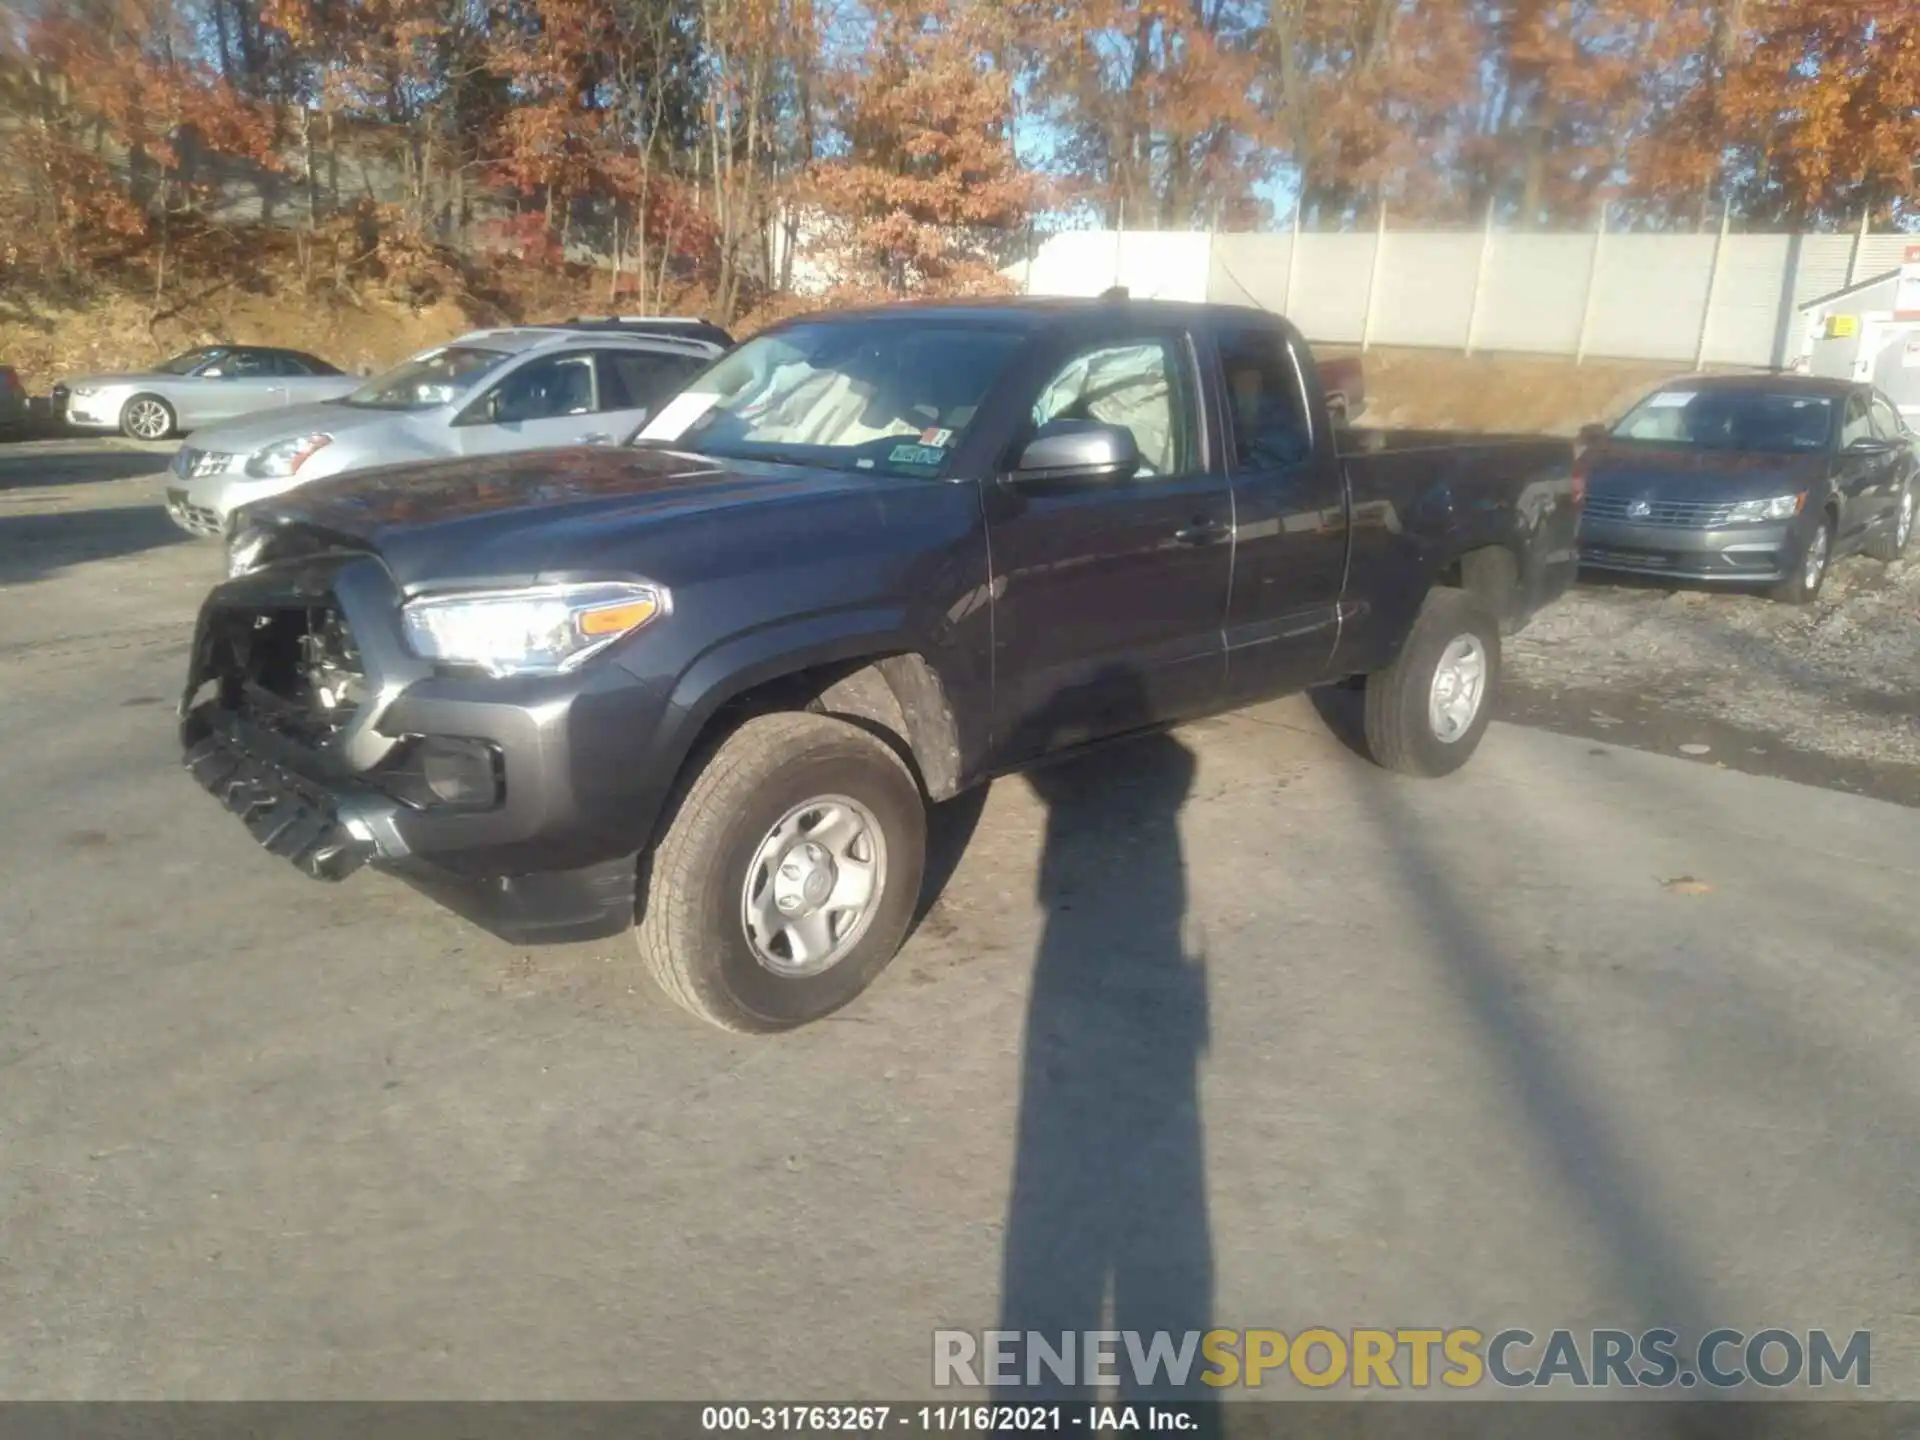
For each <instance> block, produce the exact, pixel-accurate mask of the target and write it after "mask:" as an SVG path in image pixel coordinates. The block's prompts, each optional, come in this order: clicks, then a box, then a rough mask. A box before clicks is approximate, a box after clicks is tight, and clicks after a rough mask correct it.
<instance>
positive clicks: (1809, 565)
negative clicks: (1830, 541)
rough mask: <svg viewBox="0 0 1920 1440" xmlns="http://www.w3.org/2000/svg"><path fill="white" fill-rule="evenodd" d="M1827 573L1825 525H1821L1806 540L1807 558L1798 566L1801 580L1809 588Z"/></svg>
mask: <svg viewBox="0 0 1920 1440" xmlns="http://www.w3.org/2000/svg"><path fill="white" fill-rule="evenodd" d="M1826 573H1827V527H1826V526H1824V525H1822V526H1821V527H1820V528H1819V529H1818V530H1816V531H1814V532H1813V539H1811V540H1809V541H1808V542H1807V558H1806V561H1805V562H1804V563H1803V564H1802V565H1801V567H1800V578H1801V581H1802V582H1803V583H1804V584H1805V585H1806V587H1807V589H1809V590H1811V589H1813V587H1814V586H1816V585H1818V584H1819V583H1820V577H1821V576H1822V575H1824V574H1826Z"/></svg>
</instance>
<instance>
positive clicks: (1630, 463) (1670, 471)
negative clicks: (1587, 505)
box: [1587, 443, 1828, 502]
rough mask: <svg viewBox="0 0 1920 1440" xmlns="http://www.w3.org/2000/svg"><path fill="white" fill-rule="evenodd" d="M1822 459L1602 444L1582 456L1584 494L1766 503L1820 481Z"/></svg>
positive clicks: (1823, 473) (1818, 456)
mask: <svg viewBox="0 0 1920 1440" xmlns="http://www.w3.org/2000/svg"><path fill="white" fill-rule="evenodd" d="M1827 459H1828V457H1827V455H1826V454H1825V453H1823V452H1813V453H1808V454H1803V455H1769V454H1763V453H1760V452H1758V451H1751V450H1705V449H1696V448H1694V447H1691V446H1678V445H1676V446H1669V447H1662V446H1656V445H1645V444H1625V445H1622V444H1618V443H1614V444H1602V445H1599V446H1597V447H1595V448H1594V449H1593V450H1591V451H1589V452H1588V455H1587V490H1588V493H1589V494H1592V495H1600V496H1605V497H1608V498H1613V499H1621V500H1652V499H1666V500H1691V501H1725V502H1731V501H1735V500H1765V499H1769V498H1771V497H1772V496H1775V495H1785V494H1791V493H1792V492H1794V491H1796V490H1803V489H1806V488H1808V487H1809V486H1813V485H1817V484H1819V483H1821V482H1822V481H1823V480H1824V479H1825V478H1826V474H1827Z"/></svg>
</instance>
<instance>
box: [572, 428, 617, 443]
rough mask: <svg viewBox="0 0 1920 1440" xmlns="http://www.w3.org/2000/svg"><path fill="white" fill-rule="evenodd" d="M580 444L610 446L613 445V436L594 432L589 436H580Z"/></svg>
mask: <svg viewBox="0 0 1920 1440" xmlns="http://www.w3.org/2000/svg"><path fill="white" fill-rule="evenodd" d="M580 443H581V444H582V445H611V444H612V443H613V436H611V435H607V434H603V433H601V432H599V431H595V432H594V433H593V434H591V435H582V436H581V437H580Z"/></svg>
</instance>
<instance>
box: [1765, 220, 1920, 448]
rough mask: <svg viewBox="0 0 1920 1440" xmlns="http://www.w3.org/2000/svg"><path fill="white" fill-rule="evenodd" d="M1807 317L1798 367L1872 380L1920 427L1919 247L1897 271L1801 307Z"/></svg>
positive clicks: (1909, 252) (1910, 249)
mask: <svg viewBox="0 0 1920 1440" xmlns="http://www.w3.org/2000/svg"><path fill="white" fill-rule="evenodd" d="M1800 313H1801V316H1802V318H1803V319H1804V321H1805V324H1806V328H1805V331H1804V335H1803V339H1802V343H1801V353H1800V357H1799V359H1798V360H1797V361H1796V362H1795V364H1794V367H1793V368H1794V369H1796V370H1800V371H1803V372H1805V373H1808V374H1813V375H1825V376H1829V377H1831V378H1833V379H1836V380H1865V381H1871V382H1872V383H1873V384H1874V385H1876V386H1878V387H1879V388H1880V389H1881V390H1883V391H1884V392H1886V394H1887V396H1888V398H1889V399H1891V400H1892V401H1893V403H1894V404H1896V405H1898V406H1899V407H1900V413H1901V414H1902V415H1904V416H1906V419H1907V423H1908V425H1910V426H1912V427H1913V428H1915V429H1920V245H1911V246H1908V247H1907V252H1906V259H1905V261H1904V262H1903V263H1902V264H1901V266H1900V268H1899V269H1898V270H1890V271H1888V272H1887V273H1886V274H1884V275H1879V276H1876V277H1875V278H1873V279H1871V280H1862V281H1860V282H1859V283H1858V284H1856V285H1849V286H1848V287H1847V288H1846V289H1844V290H1836V291H1835V292H1834V293H1833V294H1831V295H1823V296H1821V297H1820V298H1819V299H1818V300H1811V301H1808V302H1807V303H1806V304H1805V305H1802V306H1801V307H1800Z"/></svg>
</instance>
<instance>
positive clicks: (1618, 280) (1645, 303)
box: [1586, 235, 1720, 362]
mask: <svg viewBox="0 0 1920 1440" xmlns="http://www.w3.org/2000/svg"><path fill="white" fill-rule="evenodd" d="M1719 240H1720V237H1719V236H1718V235H1609V236H1607V237H1606V243H1605V244H1604V245H1602V246H1601V247H1600V264H1599V266H1598V268H1597V269H1596V270H1595V272H1594V277H1593V286H1594V291H1593V306H1592V310H1591V312H1590V318H1589V321H1588V328H1587V347H1586V350H1587V354H1589V355H1612V356H1620V357H1624V358H1631V359H1637V360H1686V361H1689V362H1691V361H1692V360H1693V359H1694V358H1695V357H1696V356H1697V355H1698V354H1699V352H1700V321H1701V318H1702V317H1703V316H1704V315H1705V313H1706V308H1707V277H1708V275H1709V274H1710V273H1711V271H1712V269H1713V247H1714V246H1715V245H1717V244H1718V243H1719Z"/></svg>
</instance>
